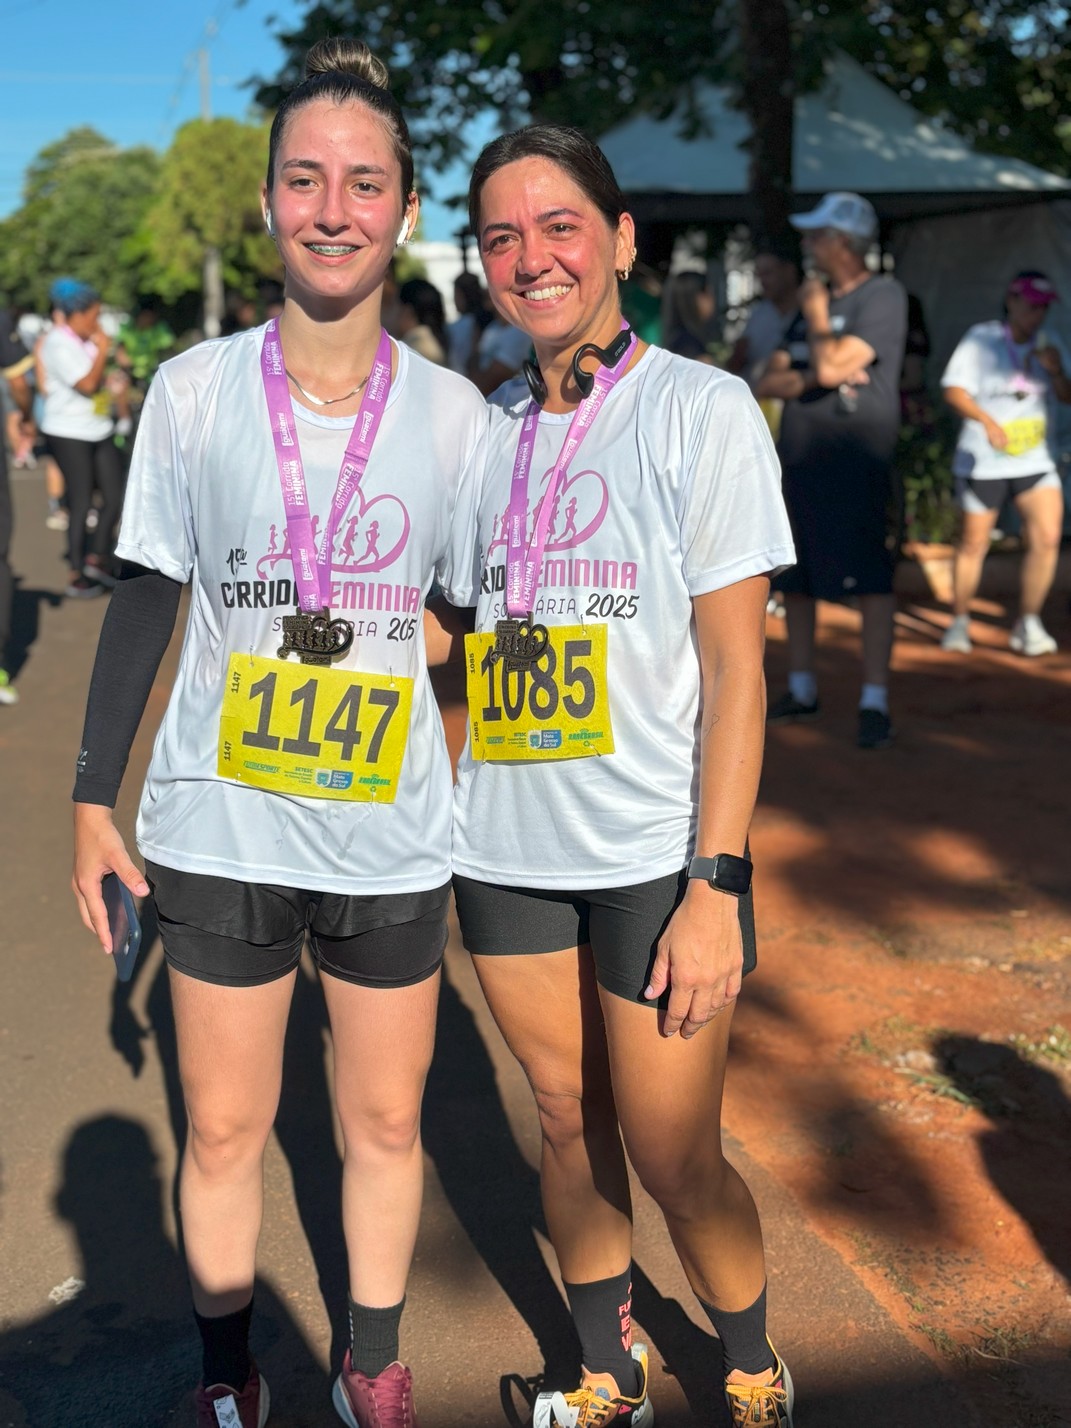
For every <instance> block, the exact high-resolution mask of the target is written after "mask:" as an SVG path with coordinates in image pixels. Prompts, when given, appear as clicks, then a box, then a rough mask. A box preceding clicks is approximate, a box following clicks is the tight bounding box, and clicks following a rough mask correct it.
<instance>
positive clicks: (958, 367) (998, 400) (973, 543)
mask: <svg viewBox="0 0 1071 1428" xmlns="http://www.w3.org/2000/svg"><path fill="white" fill-rule="evenodd" d="M1057 296H1058V295H1057V292H1056V289H1055V288H1054V287H1053V285H1052V283H1051V282H1050V281H1049V279H1048V278H1047V277H1046V276H1045V274H1044V273H1040V272H1037V271H1033V270H1031V271H1024V272H1021V273H1017V274H1016V276H1015V277H1014V278H1013V279H1012V281H1011V282H1010V284H1009V285H1008V290H1007V294H1006V296H1005V303H1004V311H1005V317H1004V320H1003V321H1002V322H997V321H992V322H980V323H976V324H975V326H974V327H972V328H970V329H969V330H968V332H967V333H966V334H965V336H964V337H963V339H962V340H961V342H960V344H959V346H958V347H957V348H956V350H955V352H953V354H952V357H951V359H950V361H949V363H948V366H947V367H946V368H945V372H944V375H943V377H942V378H941V385H942V387H943V388H944V396H945V401H946V402H947V403H948V405H949V406H950V407H951V408H952V410H953V411H954V412H955V413H956V415H957V416H959V417H962V418H963V426H962V429H961V431H960V436H959V441H958V442H957V445H956V452H955V456H954V458H953V463H952V470H953V472H954V473H955V477H956V497H957V501H958V503H959V506H960V510H961V513H962V526H961V531H960V537H959V542H958V545H957V548H956V561H955V575H954V587H953V605H952V613H953V619H952V623H951V625H950V626H949V627H948V629H947V630H946V631H945V635H944V638H943V639H942V640H941V647H942V648H943V649H945V650H950V651H953V652H954V653H957V654H969V653H970V651H971V647H972V646H971V634H970V604H971V601H972V600H973V599H974V596H975V595H976V594H977V591H978V586H979V584H980V582H981V578H982V566H983V564H984V563H985V558H986V554H987V553H988V551H989V545H990V537H991V535H992V532H993V528H994V526H995V525H996V523H997V517H998V516H999V515H1000V510H1001V507H1002V506H1003V505H1004V503H1005V502H1006V501H1008V500H1011V501H1013V502H1014V503H1015V507H1016V509H1017V510H1018V512H1019V515H1020V517H1021V518H1022V522H1023V532H1024V535H1025V540H1026V550H1025V552H1024V555H1023V564H1022V573H1021V588H1020V597H1019V618H1018V620H1017V621H1016V622H1015V625H1014V627H1013V629H1012V632H1011V636H1010V639H1009V645H1010V647H1011V649H1012V650H1014V651H1015V653H1016V654H1022V655H1026V656H1037V655H1046V654H1053V653H1055V651H1056V641H1055V640H1054V639H1053V637H1052V636H1051V635H1050V634H1049V632H1048V631H1047V630H1046V629H1045V626H1044V625H1043V624H1042V622H1041V610H1042V606H1043V605H1044V603H1045V599H1046V597H1047V596H1048V593H1049V591H1050V589H1051V588H1052V582H1053V577H1054V575H1055V573H1056V561H1057V558H1058V556H1059V552H1060V537H1061V530H1062V524H1063V510H1064V506H1063V491H1062V488H1061V484H1060V476H1059V472H1058V469H1057V461H1056V446H1055V418H1056V408H1057V404H1058V403H1061V402H1062V403H1071V375H1069V373H1071V355H1069V354H1068V351H1067V348H1066V347H1065V346H1064V344H1063V342H1062V341H1061V340H1060V338H1059V337H1057V336H1056V334H1055V333H1048V332H1046V331H1044V323H1045V318H1046V315H1047V314H1048V313H1049V311H1050V308H1051V307H1052V304H1053V303H1054V302H1056V301H1057Z"/></svg>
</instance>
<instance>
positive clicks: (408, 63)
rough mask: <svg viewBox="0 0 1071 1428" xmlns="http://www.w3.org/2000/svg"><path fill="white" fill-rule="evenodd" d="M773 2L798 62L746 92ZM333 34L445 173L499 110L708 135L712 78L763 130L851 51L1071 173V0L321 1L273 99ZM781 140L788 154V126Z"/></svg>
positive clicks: (885, 76)
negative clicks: (388, 84)
mask: <svg viewBox="0 0 1071 1428" xmlns="http://www.w3.org/2000/svg"><path fill="white" fill-rule="evenodd" d="M757 9H763V10H765V11H767V12H768V19H767V20H764V22H763V27H764V28H766V29H767V30H768V31H769V32H770V33H771V34H772V36H773V41H774V48H778V46H779V44H780V35H779V33H778V32H777V31H778V27H777V26H774V29H773V30H770V26H771V25H773V24H774V21H776V19H777V16H776V15H774V14H773V12H774V11H775V10H778V9H779V10H780V11H781V13H782V16H783V17H784V19H785V20H786V21H787V28H788V32H789V41H790V49H791V66H790V69H791V73H788V74H786V73H784V72H782V76H781V79H780V81H779V82H777V81H775V83H774V84H773V87H771V84H770V83H768V82H767V83H766V84H765V85H764V86H763V85H755V84H752V85H751V88H750V92H748V85H747V82H746V81H747V79H748V78H749V76H748V75H746V74H745V73H744V66H745V63H746V56H747V54H748V53H749V49H750V53H751V55H752V57H753V58H752V63H751V70H752V73H753V71H754V68H755V61H754V55H755V53H756V51H755V48H754V45H753V44H752V45H750V46H749V44H748V38H749V37H748V34H747V23H746V22H747V20H748V18H749V15H750V14H751V13H752V12H753V11H755V10H757ZM742 21H743V22H744V23H743V27H742ZM742 28H743V31H744V34H743V43H741V29H742ZM754 28H756V27H754V26H753V29H754ZM329 34H351V35H357V36H360V37H361V38H362V39H365V40H366V41H367V42H368V43H369V44H370V45H371V47H372V48H373V50H375V51H376V52H377V53H378V54H380V55H381V56H382V57H383V58H384V59H385V60H386V61H387V63H388V64H389V65H390V68H391V74H392V87H393V89H394V92H395V94H396V95H397V96H398V98H399V99H400V101H401V103H402V107H403V109H404V110H405V112H406V115H407V117H408V118H409V120H410V123H411V127H412V130H413V136H414V140H415V141H416V142H417V144H418V146H419V147H420V148H421V149H422V151H423V153H424V155H425V156H426V158H427V159H428V160H429V161H430V164H431V166H432V167H435V166H437V165H439V164H441V163H442V162H443V161H444V160H448V159H451V158H454V157H456V156H457V155H458V154H459V153H460V152H461V151H462V149H463V146H464V136H465V130H466V126H467V125H468V124H469V123H470V122H471V121H472V120H473V118H474V117H475V116H476V115H477V114H479V113H481V112H482V111H485V110H487V109H491V110H497V111H498V112H499V113H500V115H501V117H502V123H503V126H504V127H511V126H513V125H515V124H518V123H524V122H529V121H531V120H532V119H545V120H554V121H559V122H567V123H572V124H576V125H578V126H579V127H581V128H583V129H585V130H586V131H587V132H589V133H591V134H595V135H597V134H601V133H603V132H605V130H606V129H608V128H609V127H610V126H611V125H613V124H615V123H616V122H618V121H619V120H621V119H622V118H624V117H625V116H627V115H631V114H634V113H636V112H638V111H646V112H649V113H652V114H654V115H656V116H658V117H665V116H666V115H667V114H669V113H671V112H673V111H674V109H677V108H678V107H679V115H680V123H681V128H682V132H684V133H685V134H688V133H694V132H697V130H698V129H699V128H700V126H701V122H702V121H701V117H700V111H699V108H698V106H697V104H696V97H697V87H698V85H699V84H700V82H701V81H706V82H710V83H715V84H729V85H730V86H732V87H733V88H734V89H735V90H736V92H737V94H738V96H739V97H740V102H741V105H742V107H745V108H746V109H747V111H748V113H749V114H750V115H751V116H752V118H753V121H755V122H754V128H755V129H756V131H758V130H759V129H760V128H762V127H764V126H763V123H762V121H763V118H764V116H765V111H766V109H767V108H769V107H771V106H775V105H776V104H777V102H778V99H779V94H778V91H779V90H782V89H783V88H784V86H785V85H786V84H788V85H789V86H790V87H791V88H792V89H794V90H796V91H799V90H804V89H806V88H809V87H811V86H812V85H813V84H814V83H815V82H816V81H817V79H818V77H819V76H820V74H821V60H822V58H823V56H824V55H826V54H828V53H829V52H830V51H831V50H832V48H833V47H835V46H840V47H842V48H843V49H845V50H846V51H847V52H848V53H849V54H851V55H853V56H854V58H855V59H857V60H858V61H859V62H860V63H861V64H862V65H864V66H865V68H867V69H868V70H869V71H870V72H871V73H873V74H875V75H877V76H878V77H879V78H881V79H882V80H884V81H885V82H886V83H887V84H889V85H890V87H891V88H893V89H894V90H896V91H898V92H899V93H901V94H902V95H903V96H904V98H906V99H908V100H909V101H910V102H911V103H912V104H913V105H915V106H916V107H917V108H918V109H920V110H921V111H922V112H923V113H925V114H928V115H931V116H933V117H935V118H940V119H942V120H944V121H945V122H946V123H948V124H949V126H950V127H952V128H954V129H956V130H958V131H959V132H961V133H963V134H964V135H965V136H966V137H968V138H971V139H975V140H977V141H978V143H979V144H980V145H981V146H982V147H984V148H986V149H989V150H992V151H995V152H998V153H1006V154H1009V155H1016V156H1019V157H1022V158H1026V159H1029V160H1030V161H1031V162H1033V163H1036V164H1038V165H1040V166H1042V167H1045V168H1049V169H1052V170H1054V171H1056V172H1059V173H1069V172H1071V117H1069V116H1071V40H1069V38H1068V26H1067V7H1066V0H1059V3H1052V0H940V3H938V0H762V3H761V4H757V3H756V0H661V3H652V0H639V3H628V0H559V3H557V4H553V5H548V4H546V3H545V0H456V3H455V0H315V3H313V4H312V5H311V6H310V8H309V9H308V11H307V13H306V15H305V20H304V23H303V24H302V25H301V26H300V27H299V28H297V29H293V30H288V31H284V32H281V33H280V35H279V40H280V42H281V44H282V45H283V48H284V52H285V63H284V65H283V68H282V71H281V73H280V75H279V76H278V78H277V79H276V80H274V81H271V82H265V83H261V85H260V88H259V90H258V94H257V98H258V100H259V101H260V102H261V103H264V104H267V105H269V106H273V105H277V104H278V102H279V99H280V97H281V95H282V94H284V93H285V92H286V91H287V90H288V89H289V88H290V87H291V86H292V85H293V84H294V83H295V82H296V81H297V80H298V79H299V78H300V74H301V62H302V59H303V57H304V54H305V52H306V50H307V49H308V48H309V46H310V45H311V44H312V43H313V42H314V41H315V40H317V39H319V38H320V37H321V36H323V35H329ZM759 38H761V36H759ZM764 96H765V97H764ZM783 122H784V120H783V119H782V123H783ZM766 127H768V126H766ZM766 147H767V148H768V149H769V151H770V152H771V153H772V154H775V155H776V154H778V153H780V154H781V155H783V154H784V152H785V143H784V135H783V134H782V136H781V141H780V143H774V142H772V140H769V141H768V142H767V145H766ZM760 161H761V162H762V163H765V164H766V166H767V167H768V164H769V162H770V161H767V160H762V156H761V155H760ZM778 162H781V161H780V160H779V161H778ZM762 177H763V176H762V175H756V176H754V177H753V183H757V182H760V181H761V180H762ZM781 177H782V178H783V175H782V176H781ZM766 178H773V179H775V180H776V178H777V176H776V175H769V174H767V175H766Z"/></svg>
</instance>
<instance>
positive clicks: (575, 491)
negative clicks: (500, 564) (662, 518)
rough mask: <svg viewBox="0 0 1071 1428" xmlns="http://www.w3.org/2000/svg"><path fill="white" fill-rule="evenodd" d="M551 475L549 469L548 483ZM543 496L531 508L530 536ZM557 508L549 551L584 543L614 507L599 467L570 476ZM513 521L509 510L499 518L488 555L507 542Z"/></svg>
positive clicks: (553, 518)
mask: <svg viewBox="0 0 1071 1428" xmlns="http://www.w3.org/2000/svg"><path fill="white" fill-rule="evenodd" d="M549 479H550V472H549V471H548V472H547V473H546V475H545V476H544V478H543V484H544V486H545V485H546V483H547V481H549ZM541 500H542V497H540V498H539V499H537V501H536V503H535V505H534V506H532V507H531V508H530V509H529V511H528V539H529V540H531V538H532V531H533V530H534V529H535V521H536V512H537V511H538V510H539V503H540V501H541ZM554 504H555V507H556V509H555V511H554V514H553V516H552V517H551V522H550V530H549V532H548V535H547V546H546V552H545V553H548V552H550V551H553V550H571V549H572V548H573V547H574V546H578V545H583V543H584V541H586V540H588V539H590V537H591V536H593V535H594V534H595V532H596V531H597V530H598V529H599V527H600V526H601V525H602V523H603V521H604V520H605V518H606V512H607V511H608V510H609V508H610V493H609V491H608V490H607V488H606V482H605V481H604V480H603V479H602V477H601V476H600V475H599V473H598V472H597V471H578V472H576V474H575V475H573V476H567V477H566V478H565V480H564V481H563V482H562V484H561V486H560V487H559V488H558V493H557V497H556V499H555V502H554ZM508 524H509V512H508V510H507V511H505V512H504V513H503V515H502V520H501V523H500V522H499V521H498V520H497V519H496V521H495V527H494V529H495V539H494V540H492V541H491V544H490V545H489V546H488V547H487V552H486V555H485V559H487V558H489V557H490V555H491V552H492V551H493V550H497V549H498V548H499V547H500V546H505V545H506V530H507V527H508Z"/></svg>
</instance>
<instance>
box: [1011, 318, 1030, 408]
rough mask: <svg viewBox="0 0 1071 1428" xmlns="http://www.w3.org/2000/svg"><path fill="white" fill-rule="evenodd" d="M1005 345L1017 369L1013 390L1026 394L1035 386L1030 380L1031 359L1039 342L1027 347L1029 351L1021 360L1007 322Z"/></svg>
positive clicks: (1012, 381) (1012, 380)
mask: <svg viewBox="0 0 1071 1428" xmlns="http://www.w3.org/2000/svg"><path fill="white" fill-rule="evenodd" d="M1004 346H1005V347H1006V348H1007V350H1008V359H1009V361H1010V362H1011V364H1012V366H1013V367H1014V369H1015V375H1014V377H1012V379H1011V389H1012V391H1013V392H1022V393H1023V395H1024V396H1025V394H1026V393H1027V392H1032V391H1034V388H1033V387H1032V386H1031V384H1030V381H1029V368H1030V359H1031V357H1033V355H1034V353H1035V352H1036V351H1037V344H1036V342H1035V343H1034V344H1033V345H1031V346H1030V347H1029V348H1028V349H1027V351H1026V352H1025V353H1024V354H1023V360H1022V361H1021V362H1020V360H1019V352H1018V350H1017V348H1016V345H1015V343H1014V342H1013V341H1012V335H1011V328H1010V327H1009V326H1008V324H1007V323H1005V324H1004Z"/></svg>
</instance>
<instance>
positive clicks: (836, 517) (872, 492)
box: [774, 443, 896, 600]
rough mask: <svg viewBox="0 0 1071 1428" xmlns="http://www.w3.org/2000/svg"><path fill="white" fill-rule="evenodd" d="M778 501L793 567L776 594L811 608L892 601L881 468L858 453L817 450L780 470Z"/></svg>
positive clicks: (839, 447)
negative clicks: (824, 603)
mask: <svg viewBox="0 0 1071 1428" xmlns="http://www.w3.org/2000/svg"><path fill="white" fill-rule="evenodd" d="M784 495H785V504H786V506H787V507H788V515H789V520H790V521H791V522H792V535H793V538H794V540H795V543H796V564H795V565H794V566H792V567H791V568H790V569H788V570H786V571H784V572H783V573H782V574H781V575H779V576H778V577H777V579H776V580H775V581H774V589H775V590H780V591H782V592H784V593H785V594H786V595H810V596H812V597H813V598H814V599H816V600H845V599H847V598H849V597H850V596H852V595H889V594H891V593H892V588H893V574H894V572H895V569H896V551H895V542H893V541H891V540H890V529H889V510H890V498H891V495H892V472H891V467H890V465H889V463H888V462H887V461H884V460H880V459H878V458H877V457H876V456H874V455H873V453H871V452H869V451H867V449H866V448H865V447H864V446H862V445H859V446H857V447H854V448H853V447H852V446H850V445H848V444H847V443H845V444H836V445H834V444H830V446H829V447H825V446H823V445H816V448H815V451H814V455H813V456H812V457H810V458H809V459H808V460H806V461H801V462H798V463H796V464H795V465H792V466H786V467H785V473H784Z"/></svg>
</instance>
